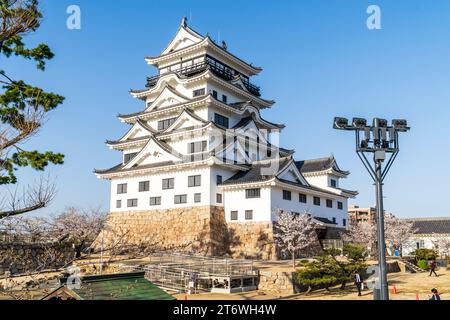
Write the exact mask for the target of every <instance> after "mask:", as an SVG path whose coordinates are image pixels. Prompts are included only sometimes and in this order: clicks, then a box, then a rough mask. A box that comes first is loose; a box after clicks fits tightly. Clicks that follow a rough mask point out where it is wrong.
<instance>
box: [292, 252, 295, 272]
mask: <svg viewBox="0 0 450 320" xmlns="http://www.w3.org/2000/svg"><path fill="white" fill-rule="evenodd" d="M292 268H294V269H295V251H293V252H292Z"/></svg>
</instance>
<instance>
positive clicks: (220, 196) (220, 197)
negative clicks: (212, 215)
mask: <svg viewBox="0 0 450 320" xmlns="http://www.w3.org/2000/svg"><path fill="white" fill-rule="evenodd" d="M222 200H223V199H222V194H220V193H218V194H216V202H217V203H222Z"/></svg>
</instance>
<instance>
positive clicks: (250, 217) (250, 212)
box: [245, 210, 253, 220]
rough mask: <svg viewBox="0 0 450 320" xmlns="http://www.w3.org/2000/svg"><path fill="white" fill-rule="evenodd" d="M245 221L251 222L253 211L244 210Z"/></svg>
mask: <svg viewBox="0 0 450 320" xmlns="http://www.w3.org/2000/svg"><path fill="white" fill-rule="evenodd" d="M245 220H253V210H245Z"/></svg>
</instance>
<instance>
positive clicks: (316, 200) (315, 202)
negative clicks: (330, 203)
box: [314, 197, 320, 206]
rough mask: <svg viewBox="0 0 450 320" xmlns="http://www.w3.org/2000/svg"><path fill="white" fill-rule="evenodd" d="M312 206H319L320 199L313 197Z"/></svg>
mask: <svg viewBox="0 0 450 320" xmlns="http://www.w3.org/2000/svg"><path fill="white" fill-rule="evenodd" d="M314 205H315V206H320V198H319V197H314Z"/></svg>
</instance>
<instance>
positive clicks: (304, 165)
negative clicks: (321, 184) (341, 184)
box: [295, 156, 350, 176]
mask: <svg viewBox="0 0 450 320" xmlns="http://www.w3.org/2000/svg"><path fill="white" fill-rule="evenodd" d="M295 164H296V165H297V168H298V169H299V170H300V172H302V173H314V172H321V171H327V170H334V171H335V172H337V173H339V174H342V175H344V176H347V175H349V174H350V172H348V171H343V170H341V169H340V168H339V166H338V165H337V162H336V159H335V158H334V156H330V157H325V158H320V159H312V160H303V161H297V162H296V163H295Z"/></svg>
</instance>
